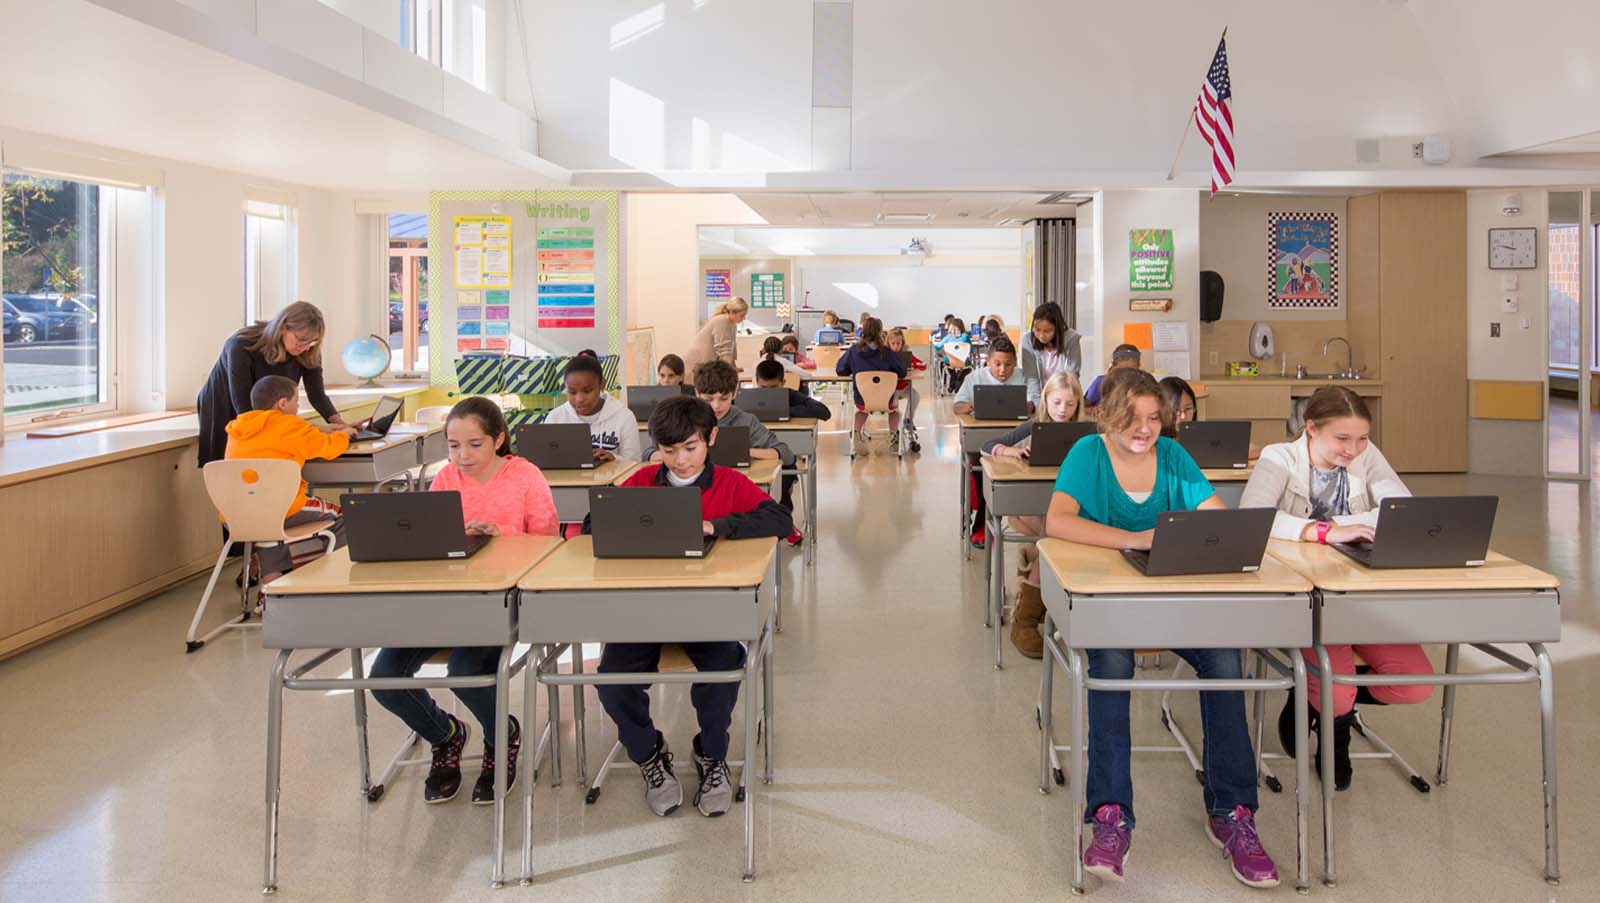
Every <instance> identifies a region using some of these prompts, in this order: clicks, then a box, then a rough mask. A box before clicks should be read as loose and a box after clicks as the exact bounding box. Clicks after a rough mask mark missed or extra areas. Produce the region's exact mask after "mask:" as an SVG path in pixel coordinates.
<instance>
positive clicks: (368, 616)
mask: <svg viewBox="0 0 1600 903" xmlns="http://www.w3.org/2000/svg"><path fill="white" fill-rule="evenodd" d="M515 596H516V589H515V588H514V587H511V588H507V589H504V590H494V591H487V592H465V591H459V590H458V591H448V592H417V593H396V592H374V593H308V594H303V595H299V594H297V595H278V596H274V595H272V594H271V593H270V592H269V593H268V594H267V595H266V596H265V597H264V598H265V605H264V611H263V612H262V618H261V643H262V645H263V646H265V647H266V648H268V649H277V650H279V651H278V655H277V657H276V658H275V659H274V660H273V664H272V673H271V679H270V681H269V684H268V690H267V772H266V804H267V806H266V849H265V852H264V856H263V863H262V880H261V891H262V893H264V894H272V893H275V892H276V891H277V889H278V806H279V798H280V796H281V791H282V781H281V775H282V770H283V691H284V690H311V691H327V690H352V691H354V692H353V693H352V696H353V698H354V700H355V717H356V742H357V747H358V752H359V758H360V765H361V794H362V796H365V797H366V798H367V799H368V801H369V802H377V801H378V799H379V798H381V797H382V795H383V785H382V784H381V783H380V784H374V783H373V781H372V758H371V755H370V752H369V748H368V745H367V702H366V693H365V691H367V690H410V689H444V688H452V689H453V688H458V687H494V688H495V723H496V724H505V723H506V720H507V716H508V715H509V714H510V710H509V705H510V695H509V694H510V681H511V676H512V675H513V674H515V673H516V672H517V671H519V670H522V669H523V668H525V666H526V665H527V663H528V656H529V655H531V654H532V651H531V650H530V652H527V653H524V654H523V655H521V656H514V650H515V644H516V636H517V606H516V605H515V604H513V600H514V598H515ZM330 646H331V647H333V648H328V647H330ZM381 646H397V647H412V648H447V647H455V646H498V647H500V661H499V664H498V666H497V667H496V670H495V672H494V673H493V674H483V675H475V676H464V677H450V676H445V677H429V678H419V677H406V678H399V677H396V678H372V677H367V676H366V674H365V668H364V665H363V663H362V650H363V649H365V648H371V647H381ZM296 649H322V650H324V651H322V652H320V653H318V654H317V655H315V656H313V657H312V658H311V659H310V660H309V661H307V662H306V663H304V664H302V665H300V666H299V667H296V668H295V669H293V670H292V671H291V670H290V669H289V659H290V656H291V655H293V654H294V652H295V650H296ZM346 649H348V650H349V653H350V673H351V676H350V677H348V678H338V677H334V678H317V677H310V676H308V675H309V674H310V673H311V671H313V670H314V669H316V668H317V667H319V666H320V665H322V664H324V663H326V662H328V661H329V660H331V659H332V658H333V657H334V656H336V655H338V654H339V653H340V652H342V651H344V650H346ZM506 734H507V732H506V731H504V730H500V731H496V732H495V759H494V765H495V772H494V787H495V802H494V818H493V823H494V825H493V830H492V843H493V851H494V854H493V855H494V859H493V867H492V871H491V874H490V879H489V881H490V886H492V887H504V886H505V797H506V754H507V749H506V745H507V739H508V738H507V736H506ZM541 742H542V741H541ZM551 742H552V745H554V735H553V734H552V736H551ZM529 767H530V769H531V765H530V766H529ZM530 780H531V778H530Z"/></svg>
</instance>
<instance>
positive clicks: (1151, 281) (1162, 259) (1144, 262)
mask: <svg viewBox="0 0 1600 903" xmlns="http://www.w3.org/2000/svg"><path fill="white" fill-rule="evenodd" d="M1128 290H1129V291H1134V292H1170V291H1172V230H1171V229H1129V230H1128Z"/></svg>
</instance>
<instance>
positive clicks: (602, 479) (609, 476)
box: [543, 459, 640, 487]
mask: <svg viewBox="0 0 1600 903" xmlns="http://www.w3.org/2000/svg"><path fill="white" fill-rule="evenodd" d="M639 466H640V465H639V462H638V461H623V460H620V459H618V460H615V461H607V462H606V463H604V464H601V465H600V466H598V467H595V468H594V469H592V470H546V471H543V473H544V478H545V480H546V481H548V482H549V483H550V485H551V486H553V487H571V486H577V487H584V486H615V485H617V484H618V483H621V482H622V481H623V480H626V479H627V478H628V477H630V476H632V475H633V472H634V471H635V470H638V469H639Z"/></svg>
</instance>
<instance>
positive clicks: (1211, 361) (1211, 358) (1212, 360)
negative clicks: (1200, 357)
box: [1206, 351, 1217, 367]
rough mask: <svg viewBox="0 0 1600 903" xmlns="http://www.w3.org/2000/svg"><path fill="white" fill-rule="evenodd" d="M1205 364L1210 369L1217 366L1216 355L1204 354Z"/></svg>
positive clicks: (1214, 353)
mask: <svg viewBox="0 0 1600 903" xmlns="http://www.w3.org/2000/svg"><path fill="white" fill-rule="evenodd" d="M1206 364H1207V365H1209V366H1212V367H1215V366H1216V365H1217V353H1216V352H1215V351H1207V352H1206Z"/></svg>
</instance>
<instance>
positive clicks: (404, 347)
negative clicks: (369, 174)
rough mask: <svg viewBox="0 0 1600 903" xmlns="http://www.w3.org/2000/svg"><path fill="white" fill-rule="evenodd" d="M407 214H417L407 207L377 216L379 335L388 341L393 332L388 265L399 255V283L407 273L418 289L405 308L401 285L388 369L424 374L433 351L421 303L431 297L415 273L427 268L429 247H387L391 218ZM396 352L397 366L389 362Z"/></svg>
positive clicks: (430, 361) (412, 375)
mask: <svg viewBox="0 0 1600 903" xmlns="http://www.w3.org/2000/svg"><path fill="white" fill-rule="evenodd" d="M406 215H411V216H415V215H419V214H417V213H415V212H414V211H409V210H391V211H389V212H386V213H382V214H379V215H378V219H379V222H380V224H381V227H382V232H383V237H382V240H381V241H380V242H379V245H380V246H381V249H382V250H381V253H382V255H383V265H382V271H383V284H382V286H381V290H380V294H381V296H382V307H381V308H380V310H381V316H382V318H383V319H382V321H381V322H382V323H383V333H382V334H383V337H384V341H386V342H388V341H390V339H391V337H392V336H393V335H394V334H393V333H392V332H390V330H389V304H390V303H391V302H390V298H389V283H390V278H391V276H392V275H393V274H392V273H391V271H390V265H391V264H392V263H393V261H394V260H395V258H397V257H398V258H401V261H402V263H401V270H400V275H401V279H402V282H404V280H405V279H406V277H407V276H410V277H411V280H412V283H413V284H415V285H417V288H418V291H417V295H416V297H415V298H414V299H413V300H414V302H415V304H414V306H413V307H412V308H411V309H409V310H408V309H407V307H406V302H405V289H404V286H403V285H402V288H401V295H400V305H401V306H400V311H401V313H400V335H401V339H400V343H399V345H398V346H396V345H394V344H392V343H391V345H390V349H389V350H390V361H391V364H390V372H391V373H392V374H394V375H396V376H405V377H421V376H426V375H427V373H428V372H429V367H430V366H431V365H432V355H433V353H434V349H433V347H432V344H431V343H430V342H429V341H428V332H427V330H426V329H424V328H423V326H422V321H421V311H422V305H424V304H427V303H429V300H430V299H429V298H428V297H427V296H426V295H425V294H424V293H423V291H422V286H421V284H420V278H419V277H418V276H417V273H418V270H419V268H420V269H426V268H427V267H428V246H427V244H426V243H425V244H424V245H423V246H422V247H421V248H394V247H391V246H390V242H391V241H393V240H394V239H393V238H392V237H391V236H390V233H389V223H390V217H392V216H406ZM407 260H409V261H410V265H409V266H408V265H407V264H406V261H407ZM430 275H431V274H430ZM429 319H430V322H431V319H432V318H431V317H430V318H429ZM408 334H409V335H410V336H411V342H410V343H409V345H408V343H407V341H406V336H407V335H408ZM424 348H426V349H427V353H428V355H429V356H428V357H427V358H423V357H422V356H421V353H422V349H424ZM396 352H398V353H399V355H400V358H399V360H400V364H399V365H395V364H394V363H392V362H393V361H394V356H393V355H394V354H395V353H396Z"/></svg>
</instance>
